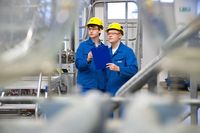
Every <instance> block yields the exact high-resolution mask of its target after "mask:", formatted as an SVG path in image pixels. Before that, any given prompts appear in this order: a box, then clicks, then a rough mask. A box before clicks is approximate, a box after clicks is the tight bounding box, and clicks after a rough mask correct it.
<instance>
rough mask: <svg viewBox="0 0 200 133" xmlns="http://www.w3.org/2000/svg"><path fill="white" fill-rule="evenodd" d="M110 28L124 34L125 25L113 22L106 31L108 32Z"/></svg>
mask: <svg viewBox="0 0 200 133" xmlns="http://www.w3.org/2000/svg"><path fill="white" fill-rule="evenodd" d="M109 30H118V31H120V32H121V33H122V35H123V34H124V31H123V26H122V25H121V24H119V23H112V24H110V25H109V26H108V28H107V29H106V32H108V31H109Z"/></svg>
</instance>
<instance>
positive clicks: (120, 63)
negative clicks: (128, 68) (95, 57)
mask: <svg viewBox="0 0 200 133" xmlns="http://www.w3.org/2000/svg"><path fill="white" fill-rule="evenodd" d="M114 62H115V64H116V65H117V66H119V67H123V66H125V58H124V57H121V58H116V59H115V60H114Z"/></svg>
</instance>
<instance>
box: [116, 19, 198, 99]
mask: <svg viewBox="0 0 200 133" xmlns="http://www.w3.org/2000/svg"><path fill="white" fill-rule="evenodd" d="M199 30H200V17H197V18H196V19H195V20H193V21H191V22H190V23H189V24H188V25H186V26H185V27H183V28H182V29H181V30H180V29H178V30H176V31H175V32H174V34H172V35H170V36H169V37H168V39H167V40H166V41H165V43H164V45H163V49H164V51H163V52H162V53H160V54H159V55H158V56H157V57H156V58H155V59H154V60H152V61H151V62H150V63H149V64H148V65H147V67H145V68H143V69H142V70H141V71H139V72H138V73H137V74H136V75H135V76H133V77H132V78H131V79H130V80H129V81H127V82H126V83H125V84H124V85H123V86H122V87H121V88H120V89H119V90H118V91H117V93H116V95H115V96H124V95H126V94H127V93H128V92H135V91H137V90H140V89H141V87H142V86H143V85H145V84H146V83H147V82H148V80H149V78H150V77H151V76H153V75H157V74H158V73H159V72H160V70H161V67H160V65H161V62H162V59H163V57H164V56H166V55H167V54H168V53H169V52H170V50H174V49H175V48H177V47H180V46H181V45H182V43H183V42H184V41H185V40H187V39H188V38H190V37H191V36H192V35H193V34H195V33H197V32H198V31H199Z"/></svg>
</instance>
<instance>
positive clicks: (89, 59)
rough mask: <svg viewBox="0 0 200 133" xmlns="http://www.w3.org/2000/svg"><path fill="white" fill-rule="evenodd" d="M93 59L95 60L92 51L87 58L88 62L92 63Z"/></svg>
mask: <svg viewBox="0 0 200 133" xmlns="http://www.w3.org/2000/svg"><path fill="white" fill-rule="evenodd" d="M92 58H93V56H92V52H91V51H90V52H89V53H88V56H87V61H88V62H90V61H92Z"/></svg>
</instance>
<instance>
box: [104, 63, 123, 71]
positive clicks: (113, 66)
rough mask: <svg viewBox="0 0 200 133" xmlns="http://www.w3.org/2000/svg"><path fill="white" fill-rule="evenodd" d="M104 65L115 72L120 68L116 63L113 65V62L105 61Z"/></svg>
mask: <svg viewBox="0 0 200 133" xmlns="http://www.w3.org/2000/svg"><path fill="white" fill-rule="evenodd" d="M106 67H107V68H109V69H110V70H112V71H116V72H119V71H120V68H119V67H118V66H117V65H115V64H114V63H107V64H106Z"/></svg>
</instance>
